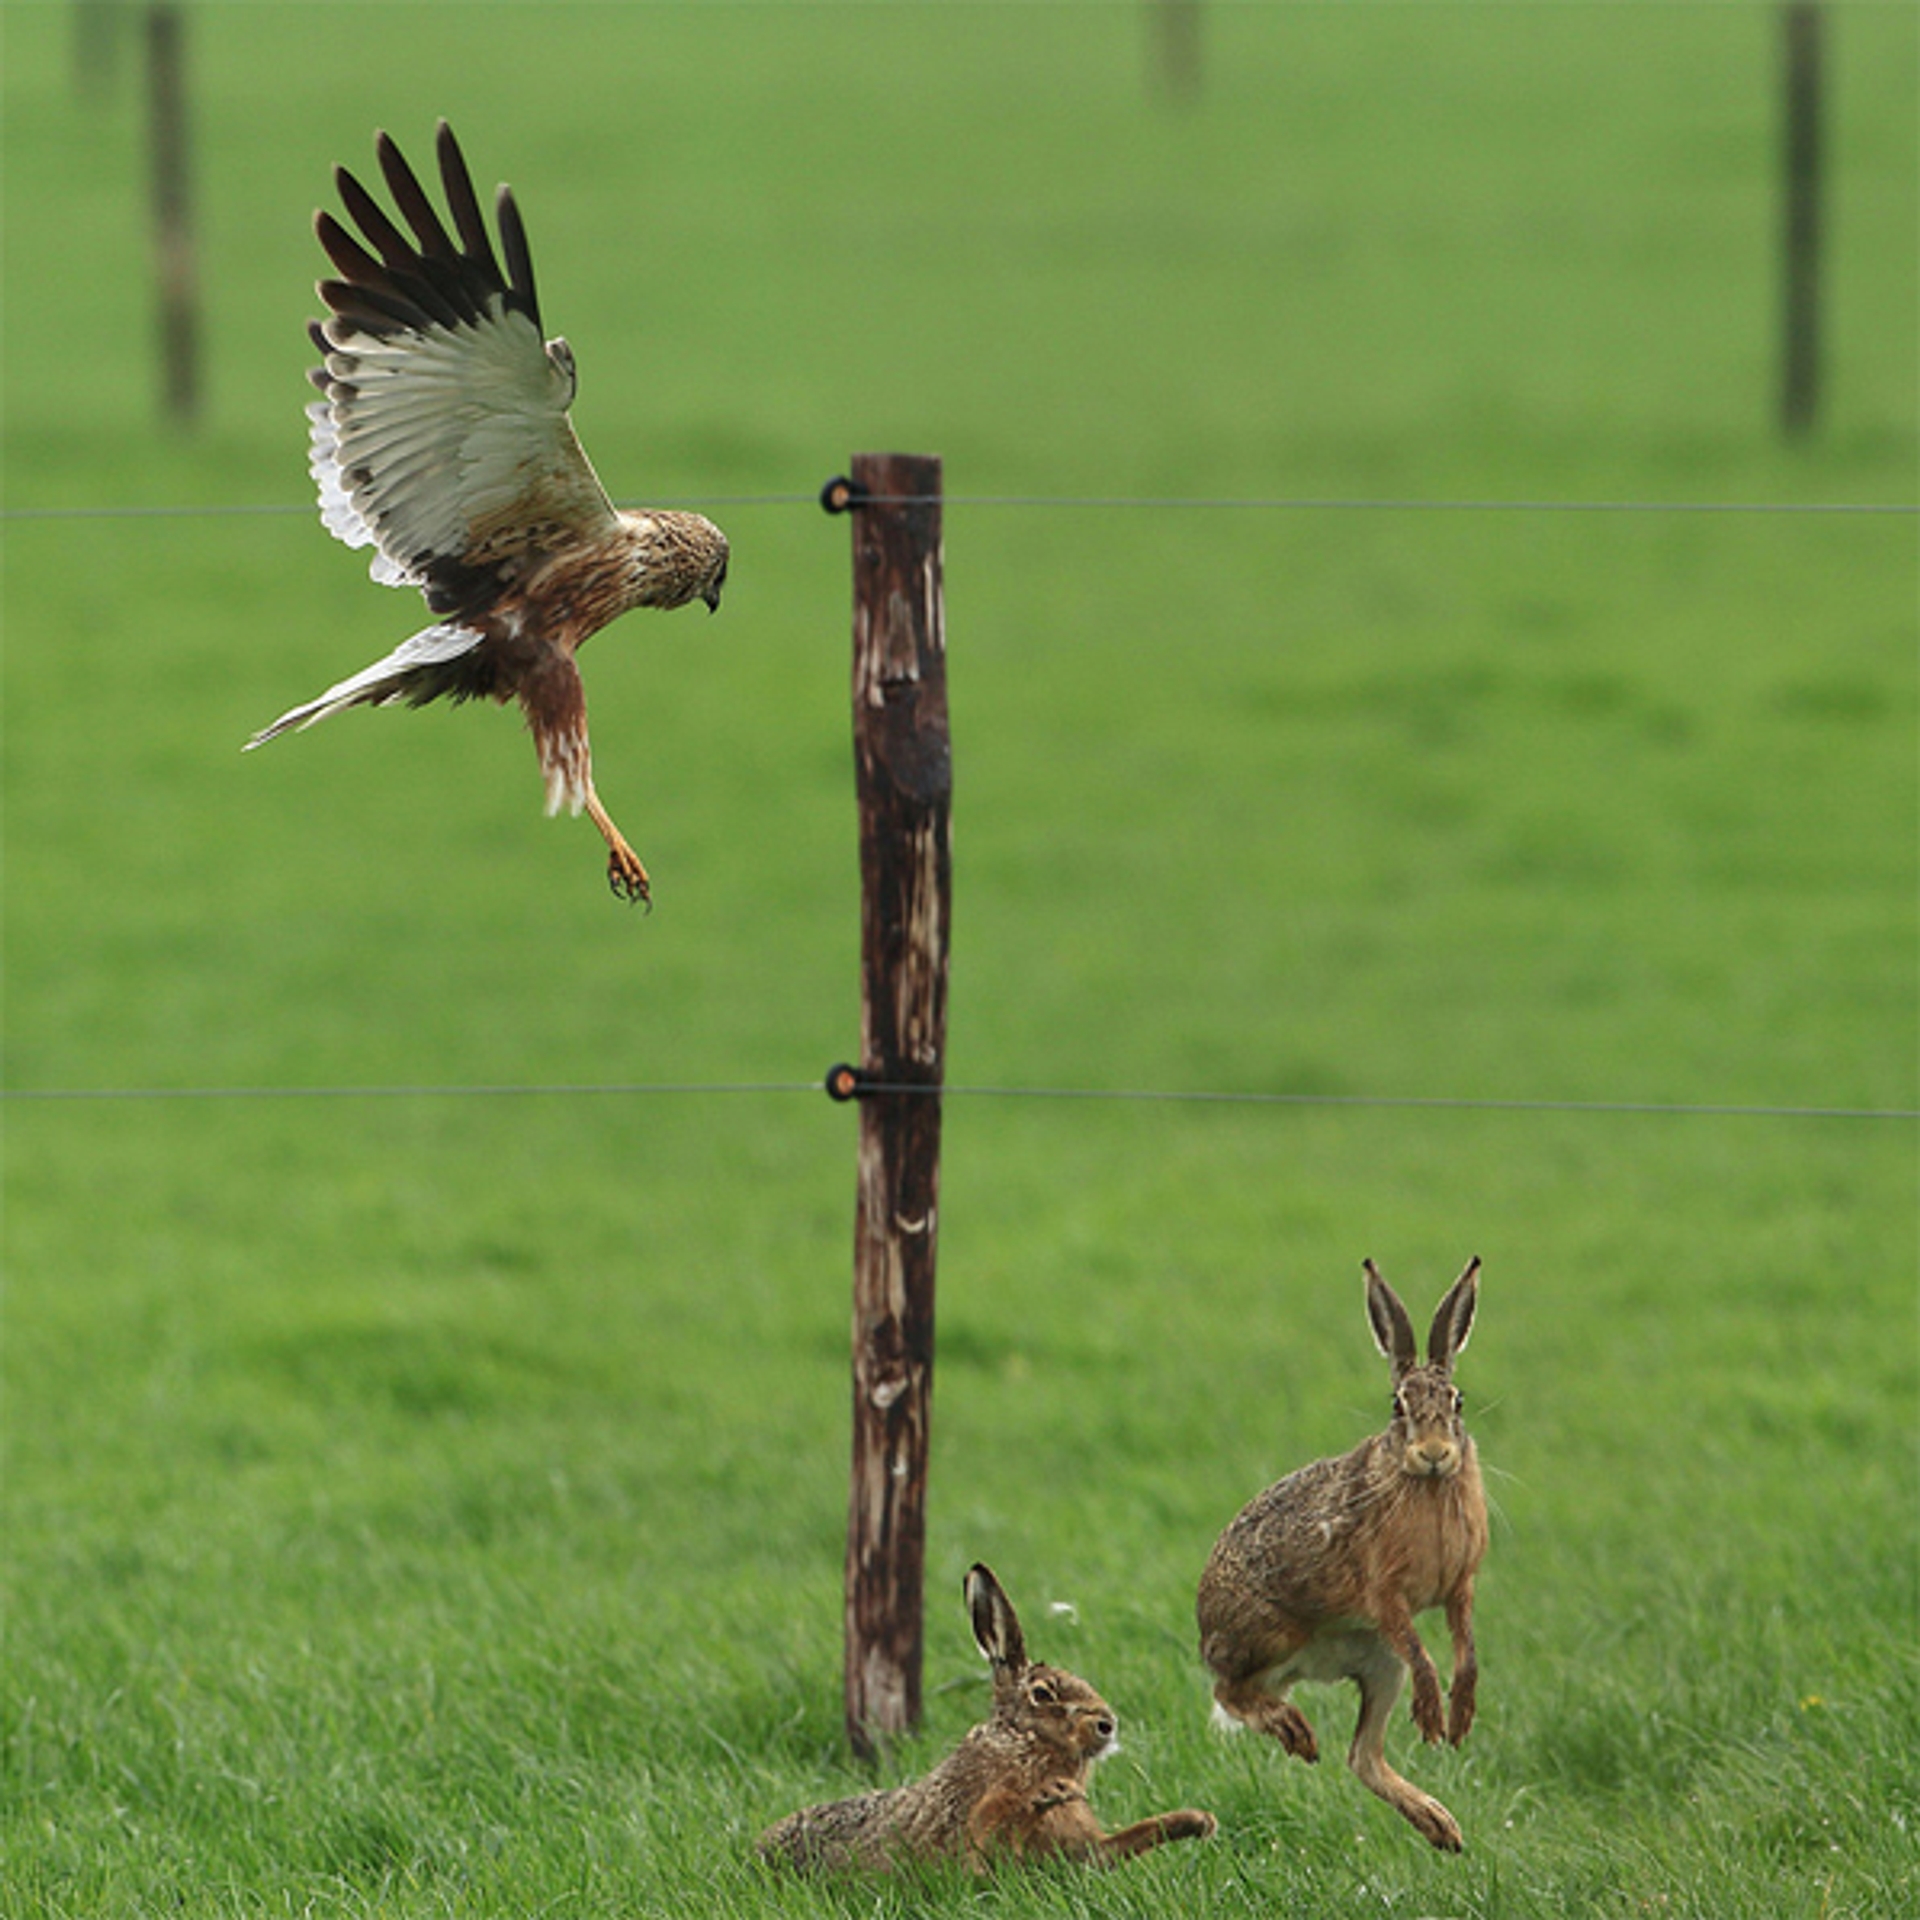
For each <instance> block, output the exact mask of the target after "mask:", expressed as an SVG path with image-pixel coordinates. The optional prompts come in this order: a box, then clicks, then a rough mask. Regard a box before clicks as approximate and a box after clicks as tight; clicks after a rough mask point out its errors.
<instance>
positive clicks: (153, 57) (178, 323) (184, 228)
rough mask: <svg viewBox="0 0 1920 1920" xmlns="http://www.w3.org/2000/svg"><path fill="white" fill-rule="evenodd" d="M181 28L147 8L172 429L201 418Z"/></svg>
mask: <svg viewBox="0 0 1920 1920" xmlns="http://www.w3.org/2000/svg"><path fill="white" fill-rule="evenodd" d="M185 39H186V24H185V22H184V20H183V19H182V17H181V12H180V8H179V7H178V6H177V5H175V4H174V3H173V0H152V4H151V5H150V6H149V7H148V8H147V110H148V150H149V155H150V160H151V166H152V204H153V254H154V273H155V277H156V280H157V283H158V289H159V333H160V398H161V405H162V407H163V408H164V410H165V412H166V414H167V417H168V418H169V419H170V420H172V421H173V423H174V424H175V425H176V426H191V425H192V424H193V422H194V420H195V418H196V417H197V416H198V414H199V411H200V295H199V287H198V277H197V274H196V272H195V267H194V254H193V220H192V202H191V196H190V192H189V182H188V172H187V82H186V54H185V47H184V42H185Z"/></svg>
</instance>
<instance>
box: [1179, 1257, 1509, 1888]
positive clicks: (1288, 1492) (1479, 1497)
mask: <svg viewBox="0 0 1920 1920" xmlns="http://www.w3.org/2000/svg"><path fill="white" fill-rule="evenodd" d="M1365 1270H1366V1276H1367V1317H1368V1318H1369V1319H1370V1320H1371V1321H1372V1323H1373V1337H1374V1339H1375V1340H1376V1341H1377V1342H1378V1343H1379V1347H1380V1351H1381V1352H1382V1353H1384V1354H1385V1355H1386V1356H1387V1358H1388V1359H1389V1360H1391V1361H1392V1362H1393V1418H1392V1420H1391V1421H1390V1422H1389V1424H1388V1426H1387V1429H1386V1431H1385V1432H1384V1433H1378V1434H1375V1435H1374V1436H1373V1438H1372V1439H1370V1440H1363V1441H1362V1442H1361V1443H1360V1445H1359V1446H1357V1447H1355V1448H1354V1450H1353V1451H1352V1452H1351V1453H1348V1454H1342V1455H1341V1456H1340V1457H1339V1458H1338V1459H1335V1460H1316V1461H1314V1462H1313V1464H1312V1465H1311V1466H1305V1467H1302V1468H1301V1469H1300V1470H1299V1471H1298V1472H1297V1473H1291V1474H1289V1475H1288V1476H1287V1477H1286V1478H1285V1479H1284V1480H1282V1481H1280V1482H1279V1483H1278V1484H1277V1485H1274V1486H1271V1487H1269V1488H1268V1489H1267V1490H1266V1492H1265V1493H1263V1494H1261V1495H1260V1497H1259V1498H1258V1499H1257V1500H1254V1501H1253V1502H1251V1503H1250V1504H1249V1505H1248V1506H1246V1507H1244V1508H1243V1509H1242V1510H1241V1512H1240V1514H1239V1516H1238V1518H1236V1519H1235V1520H1234V1522H1233V1523H1232V1525H1231V1526H1229V1527H1228V1528H1227V1530H1226V1532H1224V1533H1223V1534H1222V1535H1221V1536H1220V1538H1219V1539H1218V1540H1217V1541H1216V1542H1215V1543H1214V1548H1213V1553H1212V1556H1211V1557H1210V1558H1209V1559H1208V1561H1207V1568H1206V1571H1205V1572H1204V1573H1203V1574H1202V1575H1201V1576H1200V1595H1199V1602H1198V1608H1197V1611H1198V1614H1199V1621H1200V1655H1201V1658H1202V1659H1204V1660H1205V1661H1206V1663H1207V1665H1208V1666H1209V1667H1211V1668H1212V1669H1213V1675H1214V1689H1213V1697H1214V1700H1215V1701H1216V1703H1217V1705H1216V1708H1215V1717H1216V1718H1222V1717H1223V1716H1224V1717H1225V1719H1226V1723H1227V1724H1233V1725H1238V1726H1248V1727H1253V1728H1256V1729H1257V1730H1258V1731H1260V1732H1261V1733H1270V1734H1272V1735H1273V1737H1274V1738H1275V1739H1276V1740H1278V1741H1279V1742H1280V1744H1281V1745H1282V1746H1283V1747H1285V1748H1286V1750H1287V1751H1288V1752H1289V1753H1296V1754H1298V1755H1299V1756H1300V1758H1301V1759H1303V1760H1317V1759H1318V1758H1319V1757H1320V1749H1319V1743H1318V1742H1317V1741H1316V1740H1315V1739H1314V1735H1313V1729H1312V1727H1310V1726H1309V1725H1308V1724H1307V1721H1306V1717H1305V1715H1303V1714H1302V1713H1301V1711H1300V1709H1299V1708H1298V1707H1296V1706H1295V1705H1294V1704H1293V1702H1292V1701H1291V1700H1290V1699H1289V1698H1288V1697H1287V1696H1288V1694H1289V1693H1290V1692H1291V1690H1292V1688H1293V1686H1294V1684H1295V1683H1296V1682H1297V1681H1301V1680H1318V1681H1328V1682H1331V1681H1335V1680H1352V1681H1354V1682H1355V1683H1357V1685H1358V1686H1359V1688H1360V1721H1359V1724H1358V1725H1357V1726H1356V1727H1355V1728H1354V1733H1353V1745H1352V1747H1351V1748H1350V1749H1349V1750H1348V1753H1347V1765H1348V1766H1350V1767H1351V1768H1352V1769H1353V1771H1354V1772H1355V1773H1356V1774H1358V1775H1359V1777H1360V1780H1361V1783H1362V1784H1363V1785H1365V1786H1367V1787H1369V1788H1371V1789H1372V1791H1373V1792H1375V1793H1377V1794H1378V1795H1379V1796H1380V1798H1381V1799H1382V1800H1384V1801H1386V1802H1387V1803H1388V1805H1389V1806H1392V1807H1394V1808H1396V1809H1397V1810H1398V1811H1399V1812H1400V1813H1402V1814H1404V1815H1405V1816H1406V1818H1407V1819H1409V1820H1411V1821H1412V1822H1413V1824H1414V1825H1415V1826H1416V1827H1417V1828H1419V1830H1420V1831H1421V1833H1423V1834H1424V1835H1425V1836H1426V1837H1427V1839H1429V1840H1430V1841H1432V1842H1433V1844H1434V1845H1435V1846H1436V1847H1441V1848H1444V1849H1445V1850H1447V1851H1448V1852H1450V1853H1457V1852H1458V1851H1459V1850H1460V1845H1461V1841H1460V1826H1459V1823H1458V1822H1457V1821H1456V1820H1455V1819H1454V1817H1453V1815H1452V1814H1450V1813H1449V1812H1448V1811H1447V1810H1446V1808H1445V1807H1443V1806H1442V1805H1441V1804H1440V1802H1439V1801H1438V1800H1435V1799H1433V1798H1432V1797H1431V1796H1430V1795H1428V1794H1424V1793H1422V1792H1421V1791H1420V1790H1419V1788H1417V1787H1415V1786H1413V1785H1412V1784H1411V1783H1410V1782H1409V1781H1406V1780H1403V1779H1402V1778H1401V1777H1400V1775H1399V1774H1397V1773H1395V1772H1394V1770H1393V1769H1392V1768H1391V1767H1390V1766H1388V1765H1387V1760H1386V1754H1385V1751H1384V1748H1383V1744H1382V1743H1383V1740H1384V1738H1385V1734H1386V1726H1387V1718H1388V1716H1389V1715H1390V1714H1391V1713H1392V1711H1393V1703H1394V1701H1395V1700H1396V1699H1397V1698H1398V1697H1399V1694H1400V1687H1401V1683H1402V1682H1403V1681H1404V1680H1405V1678H1406V1673H1407V1669H1408V1668H1409V1667H1411V1668H1412V1669H1413V1720H1414V1724H1415V1725H1416V1726H1417V1727H1418V1728H1419V1729H1420V1732H1421V1734H1422V1735H1423V1736H1424V1737H1425V1738H1426V1739H1427V1740H1428V1741H1437V1740H1441V1739H1446V1740H1450V1741H1451V1742H1452V1743H1453V1744H1454V1745H1455V1746H1458V1745H1459V1744H1460V1742H1461V1741H1462V1740H1464V1739H1465V1738H1466V1737H1467V1729H1468V1728H1469V1727H1470V1726H1472V1725H1473V1692H1474V1681H1475V1678H1476V1674H1477V1668H1476V1665H1475V1661H1474V1652H1473V1580H1474V1574H1475V1573H1476V1571H1477V1570H1478V1568H1479V1565H1480V1558H1481V1556H1482V1554H1484V1553H1485V1552H1486V1550H1487V1502H1486V1495H1485V1493H1484V1492H1483V1491H1482V1488H1481V1485H1480V1466H1479V1462H1478V1460H1477V1458H1476V1457H1475V1454H1474V1447H1473V1442H1472V1440H1471V1439H1470V1438H1469V1437H1468V1435H1467V1430H1466V1427H1465V1426H1464V1425H1463V1424H1462V1422H1461V1418H1460V1395H1459V1393H1458V1392H1457V1391H1456V1389H1455V1387H1454V1384H1453V1362H1454V1359H1455V1357H1456V1356H1457V1355H1458V1354H1459V1352H1460V1351H1461V1349H1462V1348H1463V1347H1465V1345H1466V1344H1467V1336H1468V1334H1469V1333H1470V1332H1471V1331H1472V1330H1473V1309H1474V1304H1475V1300H1476V1298H1477V1295H1478V1290H1479V1273H1480V1262H1479V1261H1478V1260H1473V1261H1471V1262H1469V1263H1468V1266H1467V1270H1466V1272H1465V1273H1463V1274H1462V1275H1461V1276H1460V1278H1459V1279H1458V1280H1456V1281H1455V1282H1454V1284H1453V1286H1452V1287H1451V1288H1450V1289H1449V1290H1448V1293H1447V1297H1446V1298H1445V1299H1444V1300H1442V1301H1441V1302H1440V1307H1439V1311H1438V1312H1437V1313H1435V1315H1434V1316H1433V1330H1432V1332H1431V1333H1429V1334H1428V1336H1427V1360H1426V1365H1425V1366H1422V1365H1421V1364H1420V1358H1419V1354H1418V1352H1417V1351H1416V1349H1415V1347H1414V1340H1413V1325H1412V1322H1411V1321H1409V1320H1408V1318H1407V1310H1406V1308H1405V1307H1403V1306H1402V1305H1401V1304H1400V1301H1399V1299H1398V1297H1397V1296H1396V1295H1395V1293H1394V1291H1393V1289H1392V1288H1391V1287H1390V1286H1388V1285H1387V1283H1386V1282H1385V1281H1384V1280H1383V1279H1381V1277H1380V1274H1379V1272H1378V1270H1377V1269H1376V1268H1375V1266H1374V1264H1373V1262H1372V1261H1371V1260H1369V1261H1367V1262H1365ZM1440 1606H1444V1607H1445V1608H1446V1610H1447V1628H1448V1631H1449V1632H1450V1633H1451V1634H1452V1635H1453V1686H1452V1689H1451V1692H1450V1695H1449V1700H1448V1705H1447V1708H1446V1710H1445V1712H1444V1714H1443V1712H1442V1708H1441V1701H1440V1678H1439V1675H1438V1674H1437V1673H1436V1672H1435V1671H1434V1666H1433V1661H1432V1660H1431V1659H1430V1658H1429V1657H1428V1654H1427V1650H1426V1648H1425V1647H1424V1646H1422V1645H1421V1643H1420V1635H1419V1632H1418V1631H1417V1629H1416V1628H1415V1626H1414V1616H1415V1615H1416V1614H1420V1613H1424V1612H1426V1611H1427V1609H1428V1608H1430V1607H1440Z"/></svg>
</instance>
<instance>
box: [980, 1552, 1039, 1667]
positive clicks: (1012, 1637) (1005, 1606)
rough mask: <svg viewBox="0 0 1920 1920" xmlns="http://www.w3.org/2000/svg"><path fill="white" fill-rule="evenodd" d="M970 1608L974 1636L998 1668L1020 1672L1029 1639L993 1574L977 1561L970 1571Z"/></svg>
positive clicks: (981, 1648)
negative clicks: (1022, 1632) (1023, 1633)
mask: <svg viewBox="0 0 1920 1920" xmlns="http://www.w3.org/2000/svg"><path fill="white" fill-rule="evenodd" d="M966 1591H967V1611H968V1613H969V1614H971V1615H972V1617H973V1637H974V1641H975V1643H976V1644H977V1645H978V1646H979V1648H980V1651H981V1652H982V1653H984V1654H985V1655H986V1656H987V1658H988V1659H989V1660H991V1661H992V1662H993V1664H994V1668H995V1670H996V1672H997V1673H998V1672H1006V1673H1018V1672H1020V1671H1022V1670H1023V1669H1024V1668H1025V1666H1026V1664H1027V1643H1026V1640H1025V1638H1024V1637H1023V1636H1022V1634H1021V1632H1020V1617H1019V1615H1018V1614H1016V1613H1015V1612H1014V1610H1013V1602H1012V1601H1011V1600H1009V1599H1008V1598H1007V1596H1006V1594H1005V1593H1004V1592H1002V1590H1001V1587H1000V1582H999V1581H998V1580H996V1579H995V1578H994V1577H993V1574H992V1573H991V1572H990V1571H989V1570H988V1569H987V1568H986V1567H983V1566H981V1565H979V1563H978V1562H976V1563H975V1564H974V1565H973V1566H972V1567H971V1568H969V1569H968V1572H967V1584H966Z"/></svg>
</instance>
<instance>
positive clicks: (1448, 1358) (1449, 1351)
mask: <svg viewBox="0 0 1920 1920" xmlns="http://www.w3.org/2000/svg"><path fill="white" fill-rule="evenodd" d="M1479 1304H1480V1256H1479V1255H1478V1254H1475V1255H1474V1257H1473V1258H1472V1259H1471V1260H1469V1261H1468V1262H1467V1270H1466V1272H1465V1273H1463V1274H1462V1275H1461V1276H1460V1278H1459V1279H1458V1280H1456V1281H1455V1282H1454V1283H1453V1285H1452V1286H1450V1287H1449V1288H1448V1289H1447V1297H1446V1298H1445V1299H1444V1300H1442V1301H1441V1302H1440V1305H1439V1308H1438V1310H1437V1311H1436V1312H1435V1314H1434V1316H1433V1330H1432V1332H1430V1333H1429V1334H1428V1335H1427V1364H1428V1365H1429V1366H1432V1367H1438V1368H1439V1369H1440V1370H1441V1372H1443V1373H1444V1372H1446V1371H1447V1369H1448V1368H1449V1367H1451V1366H1452V1365H1453V1357H1454V1355H1455V1354H1457V1353H1459V1352H1460V1351H1461V1350H1462V1349H1463V1348H1464V1347H1465V1346H1466V1344H1467V1336H1468V1335H1469V1334H1470V1333H1472V1331H1473V1310H1474V1308H1475V1307H1476V1306H1478V1305H1479Z"/></svg>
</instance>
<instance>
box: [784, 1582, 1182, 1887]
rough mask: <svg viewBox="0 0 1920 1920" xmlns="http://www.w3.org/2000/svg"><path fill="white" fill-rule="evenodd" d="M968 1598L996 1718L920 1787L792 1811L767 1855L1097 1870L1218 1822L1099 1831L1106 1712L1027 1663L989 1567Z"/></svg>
mask: <svg viewBox="0 0 1920 1920" xmlns="http://www.w3.org/2000/svg"><path fill="white" fill-rule="evenodd" d="M966 1595H967V1609H968V1612H969V1613H970V1614H971V1615H972V1617H973V1637H974V1639H975V1640H976V1641H978V1642H979V1645H980V1651H981V1652H982V1653H984V1654H985V1655H986V1656H987V1658H988V1659H989V1660H990V1661H992V1663H993V1714H992V1717H991V1718H990V1719H988V1720H986V1721H983V1722H982V1723H981V1725H979V1726H977V1727H975V1728H974V1729H973V1730H972V1732H970V1733H969V1734H968V1735H967V1737H966V1738H965V1739H964V1740H962V1741H961V1743H960V1744H959V1746H958V1747H957V1748H955V1749H954V1751H953V1752H952V1753H950V1754H949V1755H948V1756H947V1757H946V1759H944V1760H943V1761H941V1763H940V1764H939V1765H938V1766H937V1767H935V1768H934V1770H933V1771H932V1772H931V1773H930V1774H928V1775H926V1776H925V1778H924V1779H920V1780H915V1781H912V1782H911V1783H910V1784H908V1785H906V1786H904V1787H889V1788H885V1789H882V1790H881V1791H879V1792H875V1793H862V1794H857V1795H855V1796H854V1798H853V1799H851V1800H834V1801H830V1802H828V1803H827V1804H826V1805H824V1806H818V1807H803V1808H801V1810H800V1811H799V1812H798V1813H790V1814H788V1816H787V1817H786V1818H785V1819H784V1820H782V1821H780V1822H779V1823H778V1824H777V1825H774V1826H771V1827H769V1828H768V1829H767V1831H766V1832H765V1833H763V1834H762V1835H761V1836H760V1844H759V1852H760V1855H761V1858H762V1859H765V1860H770V1861H774V1862H776V1863H778V1864H780V1865H783V1866H790V1867H798V1868H800V1869H802V1870H804V1871H810V1872H835V1871H846V1870H849V1869H860V1868H865V1869H870V1870H876V1871H880V1872H885V1871H886V1870H887V1869H888V1868H890V1867H894V1866H898V1865H900V1864H901V1863H902V1862H904V1861H911V1860H964V1861H966V1862H967V1863H968V1864H969V1865H970V1866H972V1867H973V1868H974V1869H975V1871H976V1872H981V1871H984V1870H985V1869H986V1868H987V1867H989V1866H991V1865H992V1864H993V1862H994V1860H995V1859H996V1857H999V1858H1011V1859H1015V1860H1033V1859H1038V1858H1041V1857H1043V1856H1045V1855H1048V1854H1060V1855H1064V1856H1065V1857H1067V1858H1069V1859H1073V1860H1084V1861H1089V1862H1091V1863H1093V1864H1095V1865H1100V1866H1104V1865H1109V1864H1111V1863H1112V1862H1114V1861H1116V1860H1125V1859H1128V1858H1130V1857H1131V1856H1132V1855H1134V1854H1136V1853H1145V1852H1146V1851H1147V1850H1148V1849H1149V1848H1151V1847H1157V1846H1159V1845H1160V1844H1161V1843H1162V1842H1163V1841H1167V1840H1197V1839H1204V1838H1205V1837H1206V1836H1207V1835H1208V1834H1210V1833H1212V1832H1213V1830H1214V1827H1215V1824H1216V1823H1215V1821H1214V1817H1213V1815H1212V1814H1210V1813H1198V1812H1195V1811H1193V1810H1191V1809H1184V1810H1182V1811H1181V1812H1179V1813H1161V1814H1155V1815H1154V1816H1153V1817H1152V1818H1151V1819H1148V1820H1138V1821H1135V1823H1134V1824H1133V1825H1132V1826H1130V1827H1123V1828H1122V1829H1121V1830H1120V1831H1119V1832H1118V1833H1107V1832H1105V1831H1104V1830H1103V1829H1102V1828H1101V1825H1100V1822H1099V1821H1098V1820H1096V1819H1095V1818H1094V1814H1093V1809H1092V1807H1090V1806H1089V1805H1088V1804H1087V1777H1088V1775H1089V1774H1090V1773H1091V1772H1092V1771H1093V1763H1094V1762H1095V1761H1096V1760H1098V1759H1099V1758H1100V1757H1101V1756H1102V1755H1103V1754H1106V1753H1110V1752H1112V1750H1113V1746H1114V1718H1113V1709H1112V1708H1111V1707H1110V1706H1108V1705H1107V1703H1106V1702H1105V1701H1104V1700H1102V1699H1101V1698H1100V1696H1099V1695H1098V1694H1097V1693H1095V1692H1094V1690H1093V1689H1092V1688H1091V1687H1090V1686H1088V1685H1087V1683H1086V1682H1085V1681H1084V1680H1082V1679H1080V1678H1079V1676H1078V1675H1076V1674H1071V1673H1068V1672H1066V1671H1065V1669H1064V1668H1061V1667H1049V1666H1045V1665H1043V1664H1041V1663H1039V1662H1036V1661H1030V1660H1029V1659H1028V1658H1027V1649H1026V1643H1025V1641H1024V1639H1023V1638H1022V1637H1021V1633H1020V1622H1019V1620H1018V1619H1017V1618H1016V1617H1015V1614H1014V1611H1013V1603H1012V1602H1011V1601H1010V1600H1009V1599H1008V1598H1007V1596H1006V1595H1005V1594H1004V1593H1003V1592H1002V1591H1001V1589H1000V1583H999V1581H997V1580H996V1579H995V1578H994V1577H993V1575H992V1574H991V1573H989V1572H988V1571H987V1569H986V1568H985V1567H981V1566H976V1567H974V1568H973V1570H972V1571H971V1572H970V1573H969V1574H968V1575H967V1579H966Z"/></svg>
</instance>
